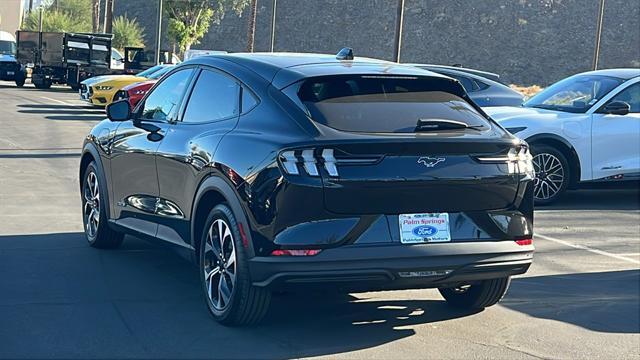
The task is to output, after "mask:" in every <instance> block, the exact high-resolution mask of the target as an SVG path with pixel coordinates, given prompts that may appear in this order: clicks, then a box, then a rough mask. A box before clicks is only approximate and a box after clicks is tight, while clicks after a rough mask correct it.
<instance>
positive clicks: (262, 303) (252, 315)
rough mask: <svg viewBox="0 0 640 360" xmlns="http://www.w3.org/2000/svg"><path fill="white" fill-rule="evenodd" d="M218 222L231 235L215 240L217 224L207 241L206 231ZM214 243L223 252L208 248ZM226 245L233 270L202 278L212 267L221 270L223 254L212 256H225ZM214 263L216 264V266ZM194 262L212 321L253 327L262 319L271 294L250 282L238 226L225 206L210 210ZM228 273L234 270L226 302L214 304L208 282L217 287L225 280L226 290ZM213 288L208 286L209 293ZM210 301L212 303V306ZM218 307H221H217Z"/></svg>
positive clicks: (245, 254) (210, 271) (223, 259)
mask: <svg viewBox="0 0 640 360" xmlns="http://www.w3.org/2000/svg"><path fill="white" fill-rule="evenodd" d="M218 220H221V221H222V222H224V224H225V225H227V226H228V229H229V231H230V235H231V238H230V239H229V237H224V236H223V241H220V240H219V237H217V236H216V233H217V232H216V229H215V228H217V225H216V227H215V228H214V230H213V231H212V236H211V238H209V236H208V234H209V229H210V228H212V226H213V225H214V223H215V224H218V222H217V221H218ZM208 239H211V242H208ZM214 241H215V242H216V246H218V245H220V244H222V245H221V246H219V247H220V248H221V249H223V250H222V251H216V250H217V249H216V248H213V247H212V246H213V244H214V243H213V242H214ZM207 244H209V245H207ZM229 244H232V245H233V246H234V251H235V257H234V258H235V263H234V267H233V269H231V268H230V267H229V268H226V269H227V270H226V273H225V272H224V271H222V272H220V271H218V272H216V273H215V275H211V276H209V277H208V276H207V275H205V274H206V273H209V274H210V273H213V272H214V270H215V269H216V268H218V269H221V268H222V267H220V264H222V263H225V264H226V263H227V261H228V259H226V256H227V255H223V256H221V257H217V256H215V253H218V254H220V253H225V254H229ZM207 249H209V250H207ZM225 250H226V251H225ZM225 260H226V261H225ZM216 261H219V263H216ZM198 263H199V266H198V269H199V270H198V271H199V273H200V283H201V285H202V294H203V296H204V300H205V302H206V304H207V308H208V309H209V312H210V313H211V315H212V316H213V318H214V319H215V320H216V321H218V322H219V323H221V324H223V325H227V326H239V325H250V324H255V323H257V322H259V321H260V320H262V318H264V316H265V315H266V313H267V311H268V309H269V304H270V303H271V292H270V291H269V290H267V289H264V288H261V287H256V286H253V284H252V283H251V277H250V274H249V264H248V259H247V253H246V250H245V248H244V246H243V244H242V240H241V235H240V231H239V230H238V223H237V221H236V218H235V216H234V215H233V212H232V211H231V209H230V208H229V207H228V206H227V205H226V204H219V205H217V206H216V207H214V208H213V209H212V210H211V212H210V213H209V216H208V217H207V221H206V223H205V226H204V228H203V231H202V234H201V239H200V248H199V262H198ZM232 271H235V274H234V278H235V283H234V284H233V283H232V286H231V290H230V295H229V296H228V298H227V299H228V300H227V301H226V303H224V304H222V302H218V301H215V300H214V299H213V297H214V296H213V295H210V293H209V283H211V284H213V283H218V286H220V282H222V281H225V284H227V285H226V286H225V287H226V288H227V289H228V288H229V285H228V284H229V283H230V281H231V280H230V279H231V277H230V274H231V273H232ZM223 278H224V279H223ZM216 279H217V280H216ZM213 286H214V285H212V286H211V289H212V290H213ZM217 289H218V287H217V286H216V289H215V292H216V293H217V294H218V296H217V298H220V297H221V296H222V295H220V293H218V292H217ZM214 302H216V304H215V305H214ZM221 304H222V305H224V306H220V305H221Z"/></svg>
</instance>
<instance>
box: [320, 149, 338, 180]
mask: <svg viewBox="0 0 640 360" xmlns="http://www.w3.org/2000/svg"><path fill="white" fill-rule="evenodd" d="M322 160H323V162H324V168H325V169H326V170H327V173H329V176H334V177H336V176H338V168H337V167H336V158H335V157H334V156H333V149H324V150H322Z"/></svg>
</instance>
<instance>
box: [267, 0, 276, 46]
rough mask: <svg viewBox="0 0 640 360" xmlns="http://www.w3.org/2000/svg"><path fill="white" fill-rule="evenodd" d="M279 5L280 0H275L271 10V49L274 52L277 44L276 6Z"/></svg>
mask: <svg viewBox="0 0 640 360" xmlns="http://www.w3.org/2000/svg"><path fill="white" fill-rule="evenodd" d="M277 6H278V0H273V9H272V11H271V46H270V47H269V49H270V51H271V52H273V48H274V47H275V44H276V7H277Z"/></svg>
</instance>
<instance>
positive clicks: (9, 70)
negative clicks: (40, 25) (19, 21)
mask: <svg viewBox="0 0 640 360" xmlns="http://www.w3.org/2000/svg"><path fill="white" fill-rule="evenodd" d="M26 78H27V71H26V67H24V66H22V65H21V64H20V63H19V62H18V61H17V60H16V39H15V38H14V37H13V35H11V34H10V33H8V32H6V31H0V80H5V81H15V83H16V85H17V86H19V87H22V86H23V85H24V82H25V80H26Z"/></svg>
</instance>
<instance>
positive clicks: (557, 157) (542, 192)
mask: <svg viewBox="0 0 640 360" xmlns="http://www.w3.org/2000/svg"><path fill="white" fill-rule="evenodd" d="M531 154H532V155H533V162H534V169H535V171H536V179H535V181H534V185H535V189H534V192H533V196H534V201H535V204H536V205H548V204H551V203H553V202H555V201H557V200H558V199H560V198H561V197H562V196H563V195H564V193H565V191H566V190H567V188H568V187H569V183H570V182H571V175H572V174H571V169H570V167H569V161H568V160H567V157H566V156H565V155H564V154H563V153H562V152H561V151H560V150H558V149H556V148H554V147H552V146H549V145H544V144H540V145H535V144H534V145H532V146H531ZM547 158H548V159H551V160H550V161H547V164H550V163H552V162H553V164H556V163H557V164H559V166H560V171H561V172H562V174H561V175H562V181H561V182H559V181H558V180H559V179H560V178H559V177H558V175H557V174H555V175H554V174H552V173H551V172H547V171H543V170H554V171H557V169H558V167H557V166H553V165H548V167H550V168H551V167H553V168H552V169H542V168H541V166H543V164H541V163H542V162H544V159H547ZM551 192H553V194H551Z"/></svg>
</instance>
